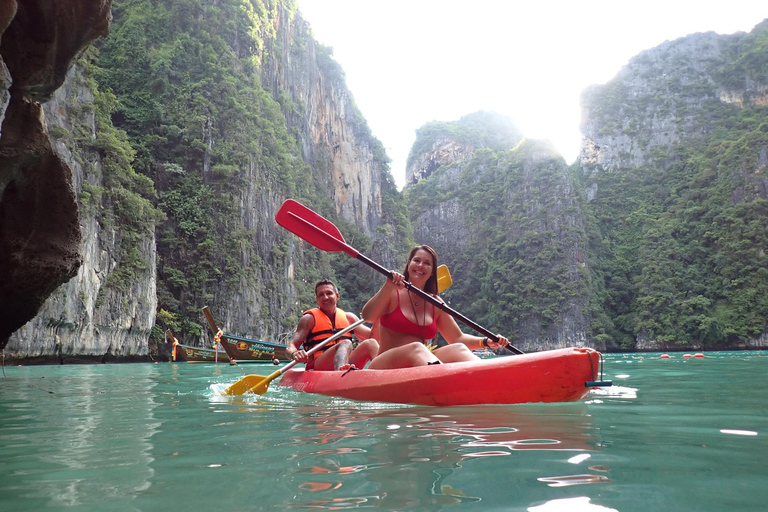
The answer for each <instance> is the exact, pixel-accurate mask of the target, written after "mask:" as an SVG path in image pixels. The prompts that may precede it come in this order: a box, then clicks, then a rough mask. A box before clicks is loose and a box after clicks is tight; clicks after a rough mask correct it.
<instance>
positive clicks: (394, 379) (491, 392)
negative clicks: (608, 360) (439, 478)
mask: <svg viewBox="0 0 768 512" xmlns="http://www.w3.org/2000/svg"><path fill="white" fill-rule="evenodd" d="M599 363H600V353H599V352H597V351H596V350H593V349H589V348H566V349H559V350H548V351H545V352H536V353H531V354H524V355H517V356H506V357H496V358H492V359H484V360H481V361H479V362H467V363H452V364H440V365H431V366H419V367H414V368H401V369H393V370H370V369H366V370H357V371H350V372H316V371H305V370H304V369H291V370H289V371H287V372H286V373H285V374H284V375H283V377H282V379H281V380H280V381H279V382H278V385H280V386H284V387H288V388H292V389H294V390H297V391H304V392H307V393H317V394H321V395H327V396H335V397H340V398H348V399H352V400H364V401H374V402H390V403H405V404H417V405H435V406H445V405H475V404H518V403H529V402H573V401H577V400H580V399H581V398H583V397H584V395H586V394H587V392H588V391H589V388H588V387H587V386H586V382H589V381H595V380H596V379H597V372H598V368H599Z"/></svg>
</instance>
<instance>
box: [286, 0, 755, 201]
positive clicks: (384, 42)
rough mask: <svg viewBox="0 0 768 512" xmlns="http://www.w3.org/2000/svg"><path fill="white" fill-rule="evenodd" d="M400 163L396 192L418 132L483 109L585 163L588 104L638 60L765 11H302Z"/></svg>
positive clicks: (699, 4) (402, 6)
mask: <svg viewBox="0 0 768 512" xmlns="http://www.w3.org/2000/svg"><path fill="white" fill-rule="evenodd" d="M298 6H299V12H300V13H301V15H302V17H303V18H304V19H305V20H307V21H308V22H309V24H310V27H311V28H312V32H313V34H314V37H315V39H316V40H317V41H318V42H320V43H321V44H323V45H325V46H330V47H332V48H333V54H334V57H335V59H336V60H337V61H338V62H339V64H341V67H342V68H343V69H344V73H345V75H346V81H347V87H348V88H349V90H350V91H351V93H352V96H353V97H354V99H355V103H356V104H357V106H358V108H359V109H360V111H361V113H362V114H363V117H365V119H366V120H367V121H368V125H369V126H370V128H371V131H372V132H373V135H374V136H375V137H376V138H378V139H379V140H380V141H381V142H382V144H383V145H384V147H385V148H386V151H387V155H388V156H389V157H390V158H391V159H392V163H391V171H392V176H393V177H394V179H395V182H396V183H397V185H398V188H400V189H402V187H403V185H404V184H405V177H406V169H405V163H406V160H407V158H408V152H409V151H410V148H411V145H412V144H413V142H414V141H415V139H416V130H417V129H418V128H420V127H421V126H423V125H424V124H426V123H428V122H430V121H456V120H458V119H459V118H461V117H462V116H464V115H467V114H470V113H472V112H476V111H478V110H489V111H495V112H498V113H500V114H503V115H506V116H508V117H509V118H510V119H512V121H513V122H514V124H515V125H516V126H517V127H518V128H519V129H520V130H521V131H522V132H523V134H524V135H525V137H526V138H529V139H548V140H549V141H551V142H552V144H554V146H555V147H556V148H557V149H558V151H559V152H560V154H561V155H563V157H564V158H565V160H566V162H567V163H569V164H570V163H572V162H573V161H575V160H576V158H577V157H578V154H579V146H580V143H581V133H580V131H579V123H580V120H581V110H580V109H581V107H580V97H581V93H582V91H583V90H584V89H585V88H587V87H588V86H590V85H592V84H603V83H605V82H607V81H609V80H610V79H611V78H613V77H614V76H615V75H616V74H617V73H618V71H619V70H620V69H621V68H622V67H623V66H624V65H625V64H626V63H627V62H628V61H629V59H630V58H632V57H633V56H635V55H637V54H638V53H640V52H641V51H643V50H646V49H650V48H653V47H655V46H658V45H659V44H661V43H663V42H664V41H666V40H674V39H677V38H679V37H684V36H686V35H689V34H692V33H695V32H708V31H714V32H717V33H719V34H732V33H734V32H738V31H744V32H749V31H750V30H752V28H753V27H754V26H755V25H756V24H757V23H759V22H761V21H762V20H763V19H765V18H768V4H764V3H763V2H762V1H760V0H750V1H744V0H729V1H723V0H719V1H711V0H698V1H690V0H666V1H658V0H647V1H645V2H631V3H630V2H627V1H622V0H611V1H592V0H589V1H588V0H584V1H578V0H571V1H547V0H527V1H525V2H522V1H518V0H471V1H468V0H461V1H456V0H298Z"/></svg>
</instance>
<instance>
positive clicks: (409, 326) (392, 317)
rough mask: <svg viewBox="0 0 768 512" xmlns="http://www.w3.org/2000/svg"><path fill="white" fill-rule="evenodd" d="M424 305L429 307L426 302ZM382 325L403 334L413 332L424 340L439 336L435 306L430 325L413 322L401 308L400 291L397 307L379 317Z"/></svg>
mask: <svg viewBox="0 0 768 512" xmlns="http://www.w3.org/2000/svg"><path fill="white" fill-rule="evenodd" d="M424 307H427V306H426V304H425V305H424ZM379 322H381V325H383V326H384V327H386V328H387V329H392V330H393V331H395V332H399V333H402V334H413V335H414V336H418V337H419V338H421V339H423V340H431V339H432V338H434V337H435V336H437V317H436V316H435V314H434V307H433V308H432V323H431V324H429V325H419V324H417V323H414V322H411V321H410V320H409V319H408V318H406V316H405V315H404V314H403V310H402V309H401V308H400V293H398V294H397V307H396V308H395V309H394V310H393V311H392V312H391V313H387V314H386V315H381V317H380V318H379Z"/></svg>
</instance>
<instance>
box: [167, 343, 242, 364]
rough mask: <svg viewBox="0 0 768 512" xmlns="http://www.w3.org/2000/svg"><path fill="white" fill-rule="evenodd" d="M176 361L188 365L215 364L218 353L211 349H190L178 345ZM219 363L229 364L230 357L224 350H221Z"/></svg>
mask: <svg viewBox="0 0 768 512" xmlns="http://www.w3.org/2000/svg"><path fill="white" fill-rule="evenodd" d="M176 353H177V357H176V359H177V360H178V361H186V362H188V363H215V362H216V353H215V352H214V351H213V349H211V348H200V347H190V346H189V345H176ZM219 362H222V363H228V362H229V356H228V355H227V353H226V352H224V351H223V350H219Z"/></svg>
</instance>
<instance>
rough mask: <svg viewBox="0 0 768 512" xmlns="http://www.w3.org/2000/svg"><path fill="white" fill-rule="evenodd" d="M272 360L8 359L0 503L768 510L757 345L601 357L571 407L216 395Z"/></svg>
mask: <svg viewBox="0 0 768 512" xmlns="http://www.w3.org/2000/svg"><path fill="white" fill-rule="evenodd" d="M273 370H274V367H272V366H271V365H250V366H248V365H239V366H236V367H230V366H228V365H222V364H219V365H213V364H210V365H202V364H197V365H195V364H187V363H180V364H169V363H165V364H125V365H94V366H75V365H72V366H37V367H6V368H5V376H4V377H2V376H0V511H2V512H5V511H8V512H12V511H13V512H17V511H18V512H21V511H39V510H89V511H90V510H93V511H97V510H98V511H102V510H106V511H122V510H127V511H180V510H184V511H250V510H285V509H297V510H346V509H356V508H360V509H378V510H392V511H394V510H397V511H401V510H425V511H429V510H457V509H461V510H505V511H507V510H521V511H525V510H527V511H533V512H574V511H576V512H608V511H611V510H616V511H619V512H633V511H642V512H646V511H713V512H714V511H752V510H754V511H763V510H766V509H768V389H767V386H766V384H767V383H768V382H767V381H768V379H767V378H766V371H767V370H768V353H766V352H721V353H708V354H707V357H705V358H703V359H698V358H697V359H693V358H691V359H683V358H681V357H680V355H675V356H674V357H673V358H672V359H660V358H659V354H643V355H638V354H634V355H608V356H607V357H606V363H605V370H606V377H607V378H609V379H612V380H613V381H614V384H616V386H615V387H614V388H609V389H607V390H604V391H603V392H601V393H600V394H590V395H589V396H588V398H587V400H585V401H584V402H579V403H571V404H539V405H519V406H475V407H458V408H431V407H411V406H392V405H387V404H370V403H360V402H352V401H346V400H334V399H330V398H325V397H319V396H314V395H308V394H301V393H298V392H294V391H288V390H284V389H281V388H280V387H278V386H275V385H274V384H273V385H272V386H270V389H269V391H268V393H267V394H266V395H264V396H262V397H250V398H246V399H243V398H231V399H225V398H222V397H220V396H218V394H217V393H216V389H219V388H221V387H223V386H225V385H226V384H229V383H231V382H234V381H235V380H237V379H238V378H239V377H241V376H242V375H246V374H248V373H259V374H262V375H267V374H269V373H270V372H271V371H273Z"/></svg>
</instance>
